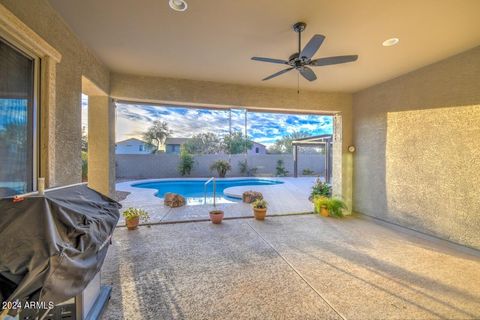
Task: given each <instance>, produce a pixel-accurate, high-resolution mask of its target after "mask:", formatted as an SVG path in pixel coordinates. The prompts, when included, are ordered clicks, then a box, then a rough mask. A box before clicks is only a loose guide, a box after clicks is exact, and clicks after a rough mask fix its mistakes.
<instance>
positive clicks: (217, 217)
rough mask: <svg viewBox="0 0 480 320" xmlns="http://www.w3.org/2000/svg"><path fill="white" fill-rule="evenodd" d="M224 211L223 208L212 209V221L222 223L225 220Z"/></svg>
mask: <svg viewBox="0 0 480 320" xmlns="http://www.w3.org/2000/svg"><path fill="white" fill-rule="evenodd" d="M223 216H224V214H223V211H222V210H213V211H210V221H212V223H214V224H220V223H222V220H223Z"/></svg>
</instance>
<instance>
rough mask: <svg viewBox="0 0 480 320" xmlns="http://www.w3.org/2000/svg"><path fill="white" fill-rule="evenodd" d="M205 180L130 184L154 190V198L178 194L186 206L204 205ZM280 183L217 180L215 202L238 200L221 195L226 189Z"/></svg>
mask: <svg viewBox="0 0 480 320" xmlns="http://www.w3.org/2000/svg"><path fill="white" fill-rule="evenodd" d="M205 182H207V179H205V180H157V181H149V182H142V183H136V184H132V187H136V188H145V189H156V190H157V193H155V196H156V197H158V198H163V197H164V195H165V193H167V192H173V193H178V194H180V195H182V196H184V197H185V199H186V200H187V204H188V205H196V204H204V203H205V202H204V185H205ZM282 183H283V182H282V181H277V180H270V179H252V178H248V179H217V180H216V199H215V200H216V202H217V203H231V202H236V201H238V200H239V199H237V198H232V197H230V196H227V195H225V194H224V193H223V191H224V190H225V189H226V188H230V187H239V186H259V185H260V186H265V185H275V184H282ZM206 203H207V204H209V203H213V183H212V182H211V183H209V184H208V185H207V202H206Z"/></svg>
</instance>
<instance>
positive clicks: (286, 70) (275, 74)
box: [262, 67, 293, 81]
mask: <svg viewBox="0 0 480 320" xmlns="http://www.w3.org/2000/svg"><path fill="white" fill-rule="evenodd" d="M292 69H293V67H290V68H287V69H283V70H282V71H278V72H277V73H274V74H272V75H271V76H268V77H266V78H264V79H262V81H265V80H270V79H272V78H275V77H278V76H279V75H281V74H284V73H285V72H288V71H290V70H292Z"/></svg>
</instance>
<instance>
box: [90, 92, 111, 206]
mask: <svg viewBox="0 0 480 320" xmlns="http://www.w3.org/2000/svg"><path fill="white" fill-rule="evenodd" d="M88 186H89V187H90V188H92V189H95V190H97V191H98V192H100V193H102V194H104V195H106V196H110V197H113V196H114V195H115V105H114V103H113V101H112V99H111V98H110V97H109V96H89V97H88Z"/></svg>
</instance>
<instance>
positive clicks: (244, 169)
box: [238, 160, 258, 177]
mask: <svg viewBox="0 0 480 320" xmlns="http://www.w3.org/2000/svg"><path fill="white" fill-rule="evenodd" d="M238 167H239V168H240V173H241V174H242V175H244V176H246V177H251V176H254V175H255V174H256V173H257V170H258V168H256V167H253V168H249V167H248V163H247V160H243V161H238Z"/></svg>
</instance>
